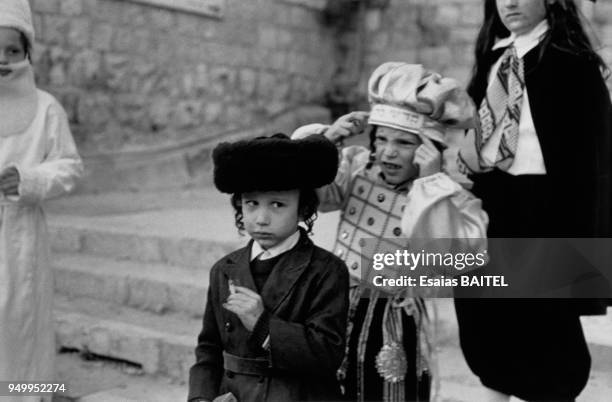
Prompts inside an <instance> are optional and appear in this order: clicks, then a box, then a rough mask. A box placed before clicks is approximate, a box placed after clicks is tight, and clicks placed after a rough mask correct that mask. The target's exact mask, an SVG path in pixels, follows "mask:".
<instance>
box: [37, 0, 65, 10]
mask: <svg viewBox="0 0 612 402" xmlns="http://www.w3.org/2000/svg"><path fill="white" fill-rule="evenodd" d="M30 3H31V5H32V11H33V12H35V13H36V12H41V13H57V12H58V11H59V4H60V0H31V1H30Z"/></svg>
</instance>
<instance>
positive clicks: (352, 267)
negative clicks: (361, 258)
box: [351, 262, 359, 271]
mask: <svg viewBox="0 0 612 402" xmlns="http://www.w3.org/2000/svg"><path fill="white" fill-rule="evenodd" d="M357 268H359V264H357V263H356V262H354V263H353V264H352V265H351V269H352V270H353V271H354V270H356V269H357Z"/></svg>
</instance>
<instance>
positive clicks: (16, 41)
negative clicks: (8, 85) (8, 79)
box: [0, 27, 26, 75]
mask: <svg viewBox="0 0 612 402" xmlns="http://www.w3.org/2000/svg"><path fill="white" fill-rule="evenodd" d="M25 57H26V50H25V48H24V46H23V42H22V40H21V33H20V32H19V31H18V30H16V29H13V28H6V27H0V65H3V64H11V63H17V62H20V61H22V60H23V59H25ZM9 72H10V71H6V69H5V70H4V71H3V70H2V69H1V68H0V75H7V74H8V73H9Z"/></svg>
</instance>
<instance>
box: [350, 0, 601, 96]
mask: <svg viewBox="0 0 612 402" xmlns="http://www.w3.org/2000/svg"><path fill="white" fill-rule="evenodd" d="M578 1H580V2H581V7H582V8H583V11H584V14H585V17H586V18H587V19H588V20H590V24H589V25H590V27H589V29H588V30H589V31H591V32H593V33H594V34H595V38H596V39H595V41H594V42H595V44H596V46H597V47H598V48H599V50H600V53H601V54H602V56H603V57H604V59H605V60H606V61H607V63H608V64H609V65H612V2H611V1H606V0H599V1H598V2H597V3H596V4H595V5H593V4H592V3H590V2H588V1H586V0H578ZM482 4H483V1H482V0H390V1H389V5H388V6H387V7H386V8H384V9H371V10H368V11H367V12H366V16H365V26H366V33H365V38H366V43H367V56H366V63H365V68H364V74H363V75H362V81H361V84H360V87H361V88H365V85H366V82H367V77H368V76H369V74H370V73H371V72H372V70H373V69H374V68H376V66H377V65H379V64H380V63H382V62H384V61H409V62H415V63H421V64H423V65H425V66H426V67H429V68H431V69H434V70H435V71H438V72H440V73H442V74H445V75H448V76H452V77H455V78H457V79H459V80H460V81H462V82H464V83H467V81H468V79H469V76H470V72H471V66H472V63H473V53H474V42H475V40H476V36H477V34H478V29H479V28H480V24H481V23H482V18H483V6H482ZM611 82H612V79H610V80H609V84H611Z"/></svg>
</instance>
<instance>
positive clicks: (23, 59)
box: [0, 0, 83, 401]
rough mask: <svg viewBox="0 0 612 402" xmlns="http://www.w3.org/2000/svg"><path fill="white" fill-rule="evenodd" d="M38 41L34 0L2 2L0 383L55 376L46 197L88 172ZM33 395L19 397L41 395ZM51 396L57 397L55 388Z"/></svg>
mask: <svg viewBox="0 0 612 402" xmlns="http://www.w3.org/2000/svg"><path fill="white" fill-rule="evenodd" d="M33 44H34V28H33V24H32V14H31V10H30V6H29V4H28V2H27V0H3V1H2V2H1V3H0V381H19V382H24V381H36V382H44V381H47V382H49V381H53V365H54V356H55V342H54V329H53V321H52V305H53V302H52V301H53V275H52V272H51V267H50V266H49V242H48V233H47V224H46V220H45V214H44V211H43V209H42V205H41V203H42V201H44V200H46V199H48V198H51V197H55V196H59V195H62V194H66V193H68V192H69V191H71V190H72V189H73V188H74V185H75V181H76V179H77V178H78V177H79V176H81V174H82V170H83V168H82V162H81V158H80V157H79V155H78V153H77V150H76V147H75V144H74V140H73V138H72V134H71V133H70V128H69V127H68V119H67V117H66V113H65V112H64V110H63V108H62V107H61V105H60V104H59V103H58V102H57V101H56V100H55V98H54V97H53V96H51V95H50V94H48V93H46V92H44V91H41V90H39V89H37V88H36V86H35V83H34V73H33V69H32V65H31V63H30V59H31V53H32V47H33ZM16 398H17V397H16ZM28 398H30V397H19V398H18V399H16V400H19V401H24V400H26V401H27V400H35V401H39V400H40V399H41V397H40V396H37V397H31V399H28ZM44 398H48V399H49V400H50V398H51V394H49V396H48V397H47V396H45V397H44ZM44 398H43V399H44ZM9 400H11V399H10V398H9Z"/></svg>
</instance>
